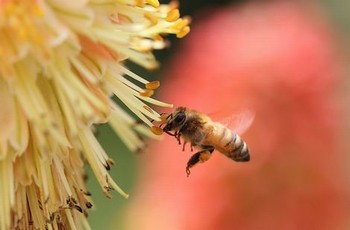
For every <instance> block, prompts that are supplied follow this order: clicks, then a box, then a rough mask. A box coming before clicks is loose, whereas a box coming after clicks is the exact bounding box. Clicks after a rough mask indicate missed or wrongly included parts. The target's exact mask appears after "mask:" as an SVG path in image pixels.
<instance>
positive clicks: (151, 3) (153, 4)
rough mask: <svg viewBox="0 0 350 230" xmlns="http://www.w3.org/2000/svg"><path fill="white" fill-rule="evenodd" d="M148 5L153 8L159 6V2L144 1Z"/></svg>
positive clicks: (156, 0)
mask: <svg viewBox="0 0 350 230" xmlns="http://www.w3.org/2000/svg"><path fill="white" fill-rule="evenodd" d="M146 2H147V3H148V4H150V5H151V6H153V7H158V6H159V1H158V0H146Z"/></svg>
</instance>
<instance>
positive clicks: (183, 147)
mask: <svg viewBox="0 0 350 230" xmlns="http://www.w3.org/2000/svg"><path fill="white" fill-rule="evenodd" d="M186 144H187V141H185V140H184V144H183V146H182V151H183V152H184V151H185V146H186Z"/></svg>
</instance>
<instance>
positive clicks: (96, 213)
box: [87, 0, 350, 229]
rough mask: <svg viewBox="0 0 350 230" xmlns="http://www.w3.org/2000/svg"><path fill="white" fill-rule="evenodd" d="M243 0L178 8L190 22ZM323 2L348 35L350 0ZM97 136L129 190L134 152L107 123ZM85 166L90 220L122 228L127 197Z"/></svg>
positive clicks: (96, 225)
mask: <svg viewBox="0 0 350 230" xmlns="http://www.w3.org/2000/svg"><path fill="white" fill-rule="evenodd" d="M242 2H243V1H214V0H207V1H199V0H195V1H190V0H186V1H180V10H181V12H182V15H190V16H191V17H193V19H194V20H193V24H195V23H196V21H195V20H196V17H195V14H196V12H198V11H200V10H201V9H203V8H205V7H208V6H211V5H213V4H214V5H219V4H228V3H236V4H240V3H242ZM319 2H320V3H322V4H323V5H324V8H325V9H326V10H327V12H328V13H329V16H330V19H331V23H333V24H334V28H335V31H336V32H337V33H338V35H340V36H341V38H340V40H343V41H344V43H345V41H347V40H348V38H349V34H350V33H349V30H347V28H348V27H349V25H350V12H349V11H350V10H349V9H350V2H349V1H345V0H344V1H343V0H335V1H330V0H321V1H319ZM168 39H169V40H171V42H172V46H171V47H170V48H169V49H168V50H166V51H157V52H156V56H157V59H158V60H159V62H160V63H161V64H162V65H163V66H164V64H165V63H166V61H168V60H169V58H170V57H171V54H172V52H173V51H174V49H176V44H177V43H178V42H181V41H182V40H179V39H175V38H174V37H168ZM129 68H130V69H131V70H132V71H134V72H135V73H137V74H139V75H141V76H143V77H144V78H146V79H148V80H152V79H160V80H161V78H162V76H161V72H162V68H164V67H161V68H160V69H159V70H157V71H154V72H148V71H146V70H144V69H142V68H141V67H137V66H135V65H133V64H129ZM97 132H98V135H97V137H98V140H99V141H100V143H101V145H102V146H103V148H104V149H105V151H106V152H107V154H108V155H109V156H110V158H112V159H113V160H114V161H115V165H114V166H113V167H112V168H111V171H110V174H111V176H112V177H113V178H114V179H115V181H116V182H117V183H118V185H119V186H120V187H121V188H122V189H123V190H124V191H125V192H127V193H129V194H130V193H131V195H132V191H133V188H134V186H135V183H136V181H137V180H136V175H137V168H136V161H137V158H138V156H137V154H134V153H131V152H130V151H129V150H128V149H127V148H126V147H125V145H124V144H123V143H122V142H121V140H120V139H119V137H118V136H116V134H115V133H114V132H113V130H112V129H111V128H110V127H109V126H108V125H100V126H98V127H97ZM87 168H88V178H89V179H88V190H89V191H90V192H91V193H92V195H93V196H92V199H93V203H94V208H93V210H91V211H90V212H89V218H88V220H89V222H90V224H91V227H92V229H101V228H103V229H121V227H120V226H118V224H116V223H118V222H120V221H118V219H116V218H121V216H122V213H123V208H124V207H125V206H126V205H127V204H128V200H127V199H124V198H123V197H122V196H120V195H119V194H118V193H117V192H113V193H112V195H113V198H112V199H108V198H107V197H106V196H104V194H103V192H102V189H101V188H100V186H99V184H98V182H97V181H96V178H95V176H94V175H93V173H92V171H91V169H90V168H89V167H87Z"/></svg>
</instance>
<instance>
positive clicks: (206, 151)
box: [186, 145, 214, 176]
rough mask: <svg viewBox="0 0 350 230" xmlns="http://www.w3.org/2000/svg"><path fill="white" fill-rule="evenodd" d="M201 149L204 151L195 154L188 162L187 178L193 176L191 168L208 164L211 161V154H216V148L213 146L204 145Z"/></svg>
mask: <svg viewBox="0 0 350 230" xmlns="http://www.w3.org/2000/svg"><path fill="white" fill-rule="evenodd" d="M201 148H203V150H201V151H199V152H197V153H195V154H193V155H192V156H191V158H190V159H189V160H188V162H187V167H186V173H187V176H189V175H190V174H191V171H190V168H192V167H193V166H195V165H196V164H197V163H198V162H201V163H203V162H206V161H207V160H209V158H210V157H211V154H212V153H213V152H214V147H213V146H211V145H204V146H201Z"/></svg>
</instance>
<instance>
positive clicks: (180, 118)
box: [174, 113, 186, 124]
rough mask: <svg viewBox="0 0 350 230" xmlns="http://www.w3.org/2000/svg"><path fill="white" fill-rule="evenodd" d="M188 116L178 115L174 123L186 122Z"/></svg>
mask: <svg viewBox="0 0 350 230" xmlns="http://www.w3.org/2000/svg"><path fill="white" fill-rule="evenodd" d="M185 119H186V115H185V113H178V114H177V115H176V117H175V119H174V122H175V123H177V124H181V123H183V122H184V121H185Z"/></svg>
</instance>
